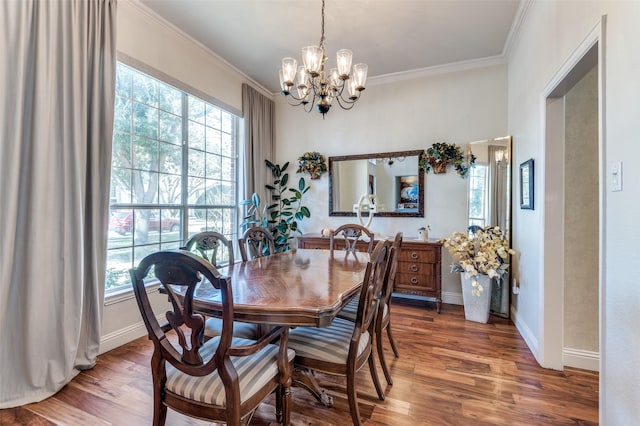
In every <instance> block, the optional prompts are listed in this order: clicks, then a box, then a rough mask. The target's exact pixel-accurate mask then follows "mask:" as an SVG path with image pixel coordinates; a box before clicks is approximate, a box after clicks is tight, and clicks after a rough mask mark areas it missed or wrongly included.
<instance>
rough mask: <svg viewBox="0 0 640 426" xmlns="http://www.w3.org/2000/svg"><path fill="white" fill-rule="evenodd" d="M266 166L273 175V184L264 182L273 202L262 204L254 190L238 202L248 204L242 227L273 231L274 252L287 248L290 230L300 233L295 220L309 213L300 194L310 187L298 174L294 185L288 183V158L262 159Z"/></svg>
mask: <svg viewBox="0 0 640 426" xmlns="http://www.w3.org/2000/svg"><path fill="white" fill-rule="evenodd" d="M265 164H266V166H267V167H268V168H269V170H270V171H271V175H272V176H273V184H268V185H265V188H266V189H268V190H269V192H270V193H271V200H272V204H269V205H261V204H262V201H261V200H260V196H259V195H258V194H256V193H254V194H253V196H252V197H251V199H250V200H244V201H242V202H241V203H240V205H244V206H247V214H246V216H245V217H244V222H243V223H241V224H240V226H241V227H244V228H250V227H252V226H261V227H263V228H267V229H269V231H271V235H273V238H274V242H275V249H276V252H277V253H279V252H282V251H288V250H289V249H290V244H289V243H290V241H291V240H292V239H293V235H291V234H292V233H293V232H298V233H301V232H300V230H299V229H298V222H299V221H301V220H303V219H305V218H308V217H311V212H310V211H309V208H308V207H306V206H304V205H303V204H302V197H303V195H304V194H306V193H307V191H309V189H310V188H311V187H310V186H308V185H307V184H306V182H305V180H304V177H301V178H300V179H299V180H298V185H297V187H289V185H288V184H289V173H287V168H288V167H289V162H286V163H284V164H283V165H282V166H281V165H280V164H275V163H272V162H271V161H269V160H265Z"/></svg>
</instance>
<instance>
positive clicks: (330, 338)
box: [289, 241, 391, 425]
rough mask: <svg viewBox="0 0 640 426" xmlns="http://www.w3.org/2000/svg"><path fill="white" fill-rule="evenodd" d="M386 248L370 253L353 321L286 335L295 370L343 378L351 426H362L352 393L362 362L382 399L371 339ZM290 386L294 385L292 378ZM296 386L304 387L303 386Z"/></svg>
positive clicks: (338, 321)
mask: <svg viewBox="0 0 640 426" xmlns="http://www.w3.org/2000/svg"><path fill="white" fill-rule="evenodd" d="M390 248H391V244H390V243H386V242H384V241H380V242H379V243H378V245H377V246H376V248H375V249H374V251H373V253H372V254H371V259H370V261H369V262H368V264H367V267H366V270H365V274H364V279H363V284H362V290H361V291H360V297H359V302H358V314H357V317H356V320H355V321H353V322H352V321H348V320H345V319H341V318H336V319H334V320H333V322H332V323H331V325H330V326H329V327H324V328H315V327H297V328H294V329H293V330H291V332H290V334H289V347H290V348H291V349H294V350H295V351H296V357H295V359H294V365H295V366H296V367H297V368H303V369H310V370H315V371H322V372H324V373H328V374H335V375H341V376H346V378H347V397H348V399H349V410H350V412H351V419H352V421H353V424H354V425H360V424H361V423H362V422H361V419H360V410H359V408H358V397H357V393H356V372H358V371H359V370H360V369H361V368H362V367H363V366H364V364H365V363H368V364H369V369H370V371H371V377H372V379H373V383H374V386H375V388H376V392H377V393H378V397H379V398H380V399H383V398H384V394H383V392H382V387H381V386H380V381H379V380H378V375H377V371H376V366H375V363H374V359H373V354H374V350H373V340H374V332H375V330H374V328H375V318H376V314H377V311H378V303H379V300H380V297H381V293H382V286H383V284H384V275H385V272H386V269H387V263H388V260H389V254H390ZM294 383H296V384H298V383H297V382H296V379H295V378H294ZM299 384H300V385H301V386H304V387H307V384H306V383H303V382H300V383H299ZM307 388H308V387H307ZM315 397H316V398H317V399H318V400H321V399H322V395H315Z"/></svg>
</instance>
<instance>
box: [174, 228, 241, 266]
mask: <svg viewBox="0 0 640 426" xmlns="http://www.w3.org/2000/svg"><path fill="white" fill-rule="evenodd" d="M181 248H182V249H183V250H187V251H190V252H192V253H196V254H199V255H200V256H202V257H203V258H205V259H207V260H208V261H209V263H211V264H212V265H213V266H215V267H216V268H218V269H219V268H220V267H222V266H224V265H225V264H232V263H233V262H234V258H233V244H232V243H231V241H229V240H228V239H227V237H225V236H224V235H222V234H220V233H219V232H215V231H203V232H199V233H197V234H195V235H192V236H191V238H189V239H188V240H187V242H186V243H185V244H184V246H183V247H181Z"/></svg>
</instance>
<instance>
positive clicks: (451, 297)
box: [442, 291, 464, 305]
mask: <svg viewBox="0 0 640 426" xmlns="http://www.w3.org/2000/svg"><path fill="white" fill-rule="evenodd" d="M442 303H448V304H450V305H463V304H464V303H463V302H462V293H453V292H451V291H443V292H442Z"/></svg>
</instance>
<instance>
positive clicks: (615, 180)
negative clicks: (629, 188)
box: [611, 161, 622, 192]
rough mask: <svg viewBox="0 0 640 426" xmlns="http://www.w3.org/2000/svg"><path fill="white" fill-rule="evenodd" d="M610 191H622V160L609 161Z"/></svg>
mask: <svg viewBox="0 0 640 426" xmlns="http://www.w3.org/2000/svg"><path fill="white" fill-rule="evenodd" d="M611 191H612V192H616V191H622V161H618V162H616V163H611Z"/></svg>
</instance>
